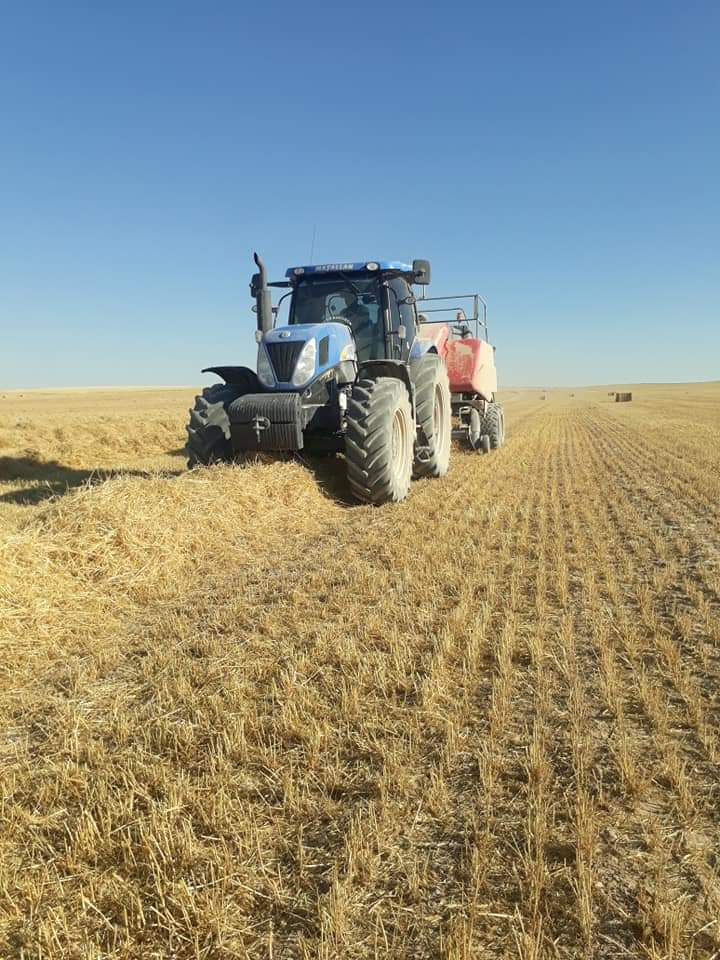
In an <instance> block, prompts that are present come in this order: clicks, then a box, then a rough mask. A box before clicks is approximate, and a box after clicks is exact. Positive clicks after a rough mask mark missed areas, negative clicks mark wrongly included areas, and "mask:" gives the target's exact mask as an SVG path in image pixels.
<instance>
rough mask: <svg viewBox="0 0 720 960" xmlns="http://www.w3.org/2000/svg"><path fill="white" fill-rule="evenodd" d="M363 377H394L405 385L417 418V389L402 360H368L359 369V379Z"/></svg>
mask: <svg viewBox="0 0 720 960" xmlns="http://www.w3.org/2000/svg"><path fill="white" fill-rule="evenodd" d="M363 377H370V378H371V379H373V380H375V379H376V378H377V377H394V379H395V380H400V381H401V382H402V383H404V384H405V387H406V388H407V392H408V396H409V397H410V406H411V407H412V411H413V416H415V387H414V386H413V382H412V378H411V377H410V370H409V369H408V365H407V363H404V362H403V361H402V360H366V361H365V363H361V364H360V367H359V369H358V378H359V379H362V378H363Z"/></svg>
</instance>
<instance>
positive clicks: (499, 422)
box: [482, 400, 505, 450]
mask: <svg viewBox="0 0 720 960" xmlns="http://www.w3.org/2000/svg"><path fill="white" fill-rule="evenodd" d="M482 432H483V434H487V436H488V437H489V438H490V449H491V450H497V449H498V448H499V447H501V446H502V445H503V444H504V443H505V415H504V413H503V408H502V407H501V406H500V404H499V403H495V401H494V400H493V402H492V403H489V404H488V405H487V408H486V410H485V416H484V417H483V424H482Z"/></svg>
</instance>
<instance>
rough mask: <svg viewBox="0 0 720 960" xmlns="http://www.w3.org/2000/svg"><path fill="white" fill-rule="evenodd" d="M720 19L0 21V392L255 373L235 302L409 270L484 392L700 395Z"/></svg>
mask: <svg viewBox="0 0 720 960" xmlns="http://www.w3.org/2000/svg"><path fill="white" fill-rule="evenodd" d="M719 44H720V6H719V5H718V4H717V3H710V2H707V3H693V2H689V3H683V4H680V3H678V2H672V3H668V2H662V0H659V2H657V0H656V2H635V3H627V2H624V3H615V2H607V3H603V4H589V3H577V2H572V3H564V2H561V3H555V4H550V5H548V4H535V3H512V2H504V3H502V4H500V3H497V4H492V5H488V4H476V5H475V4H469V3H462V4H460V3H457V2H453V0H449V2H446V3H443V4H434V5H432V6H428V7H427V8H424V7H422V6H420V5H415V4H386V3H384V4H381V3H376V2H375V0H370V2H366V3H363V4H355V5H339V4H325V3H315V4H309V5H307V4H304V5H296V4H292V5H291V4H287V3H274V2H266V3H264V4H240V3H229V2H227V3H225V2H212V0H209V2H203V3H199V2H197V3H185V2H182V0H177V2H173V3H165V2H148V3H136V2H123V3H106V4H93V3H90V2H89V0H88V2H86V3H74V2H71V0H64V2H63V3H54V2H53V3H35V2H32V0H26V2H22V3H21V2H19V0H17V2H15V3H13V2H8V3H5V4H2V6H1V7H0V336H1V339H0V385H1V386H5V387H18V386H53V385H76V384H77V385H91V384H133V383H137V384H191V383H199V382H201V381H202V380H203V378H202V377H201V376H200V374H199V369H200V368H201V367H202V366H205V365H207V364H211V363H232V362H238V363H243V362H250V363H253V362H254V353H255V345H254V340H253V329H254V317H253V314H252V313H251V312H250V309H249V308H250V299H249V294H248V287H247V284H248V281H249V277H250V273H251V272H252V262H251V255H252V251H253V249H258V250H260V251H261V252H262V254H263V255H264V257H265V259H266V261H267V263H268V265H269V268H270V271H271V273H272V274H273V275H275V276H276V277H279V276H281V275H282V273H283V272H284V270H285V268H286V267H287V266H288V265H290V264H295V263H304V262H307V260H308V257H309V254H310V245H311V238H312V231H313V225H316V227H317V239H316V243H315V258H314V259H315V260H316V261H320V262H322V261H327V260H345V259H350V260H355V259H363V258H370V257H373V258H375V257H377V258H380V257H387V258H397V259H405V258H412V257H428V258H430V259H431V261H432V264H433V292H434V293H435V294H436V295H439V294H441V293H445V292H447V293H452V292H454V291H456V290H458V289H459V288H462V289H463V290H466V289H478V290H479V291H480V292H481V293H482V294H483V295H484V297H485V298H486V299H487V301H488V303H489V306H490V314H489V316H490V331H491V339H492V340H493V341H494V342H495V343H496V345H497V349H498V354H497V356H498V365H499V368H500V375H501V382H504V383H506V384H548V385H552V384H580V383H613V382H623V381H625V382H628V381H630V382H634V381H642V380H653V381H662V380H686V379H687V380H690V379H717V378H720V258H719V257H718V251H719V250H720V242H719V241H720V123H719V117H720V109H719V108H720V59H719V58H718V55H717V51H718V49H719Z"/></svg>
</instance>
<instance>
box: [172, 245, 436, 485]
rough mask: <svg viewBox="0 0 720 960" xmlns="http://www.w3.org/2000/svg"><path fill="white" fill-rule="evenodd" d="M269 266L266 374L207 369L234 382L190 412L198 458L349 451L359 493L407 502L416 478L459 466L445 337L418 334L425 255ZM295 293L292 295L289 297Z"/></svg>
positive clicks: (192, 460) (261, 330) (261, 287)
mask: <svg viewBox="0 0 720 960" xmlns="http://www.w3.org/2000/svg"><path fill="white" fill-rule="evenodd" d="M255 263H256V264H257V268H258V272H257V273H255V274H254V275H253V278H252V282H251V284H250V290H251V293H252V295H253V297H254V299H255V304H256V305H255V308H254V309H255V310H256V313H257V325H258V329H257V332H256V340H257V344H258V358H257V372H255V371H253V370H250V369H248V368H247V367H230V366H218V367H207V368H205V370H204V371H203V372H204V373H215V374H217V375H218V376H219V377H220V378H222V380H223V381H224V382H223V383H218V384H215V385H213V386H211V387H207V388H205V389H204V390H203V392H202V394H201V395H200V396H198V397H197V398H196V400H195V405H194V408H193V409H192V410H191V411H190V421H189V423H188V427H187V432H188V440H187V452H188V462H189V466H191V467H193V466H198V465H201V464H210V463H214V462H217V461H227V460H235V459H238V458H242V457H247V456H248V455H253V454H256V453H258V452H264V451H278V452H279V451H296V452H298V451H303V452H304V453H307V454H310V455H313V454H321V453H330V454H336V453H341V454H343V455H344V457H345V461H346V464H347V478H348V482H349V485H350V489H351V491H352V493H353V495H354V496H355V497H356V498H357V499H358V500H361V501H364V502H366V503H373V504H381V503H387V502H397V501H400V500H403V499H405V497H407V495H408V493H409V490H410V482H411V479H412V478H413V477H442V476H443V475H444V474H445V473H447V470H448V465H449V459H450V446H451V419H452V407H451V396H450V387H449V381H448V372H447V368H446V365H445V363H444V362H443V359H442V358H441V356H440V355H439V354H438V352H437V349H436V347H435V344H434V342H433V340H432V339H431V338H430V339H423V338H422V337H420V336H419V335H418V331H419V324H418V314H417V307H416V302H417V300H416V296H415V295H414V293H413V289H412V288H413V286H415V285H418V284H419V285H423V286H425V285H426V284H428V283H429V282H430V264H429V262H428V261H427V260H414V261H413V262H412V264H409V263H401V262H396V261H386V260H377V261H373V260H370V261H363V262H360V263H330V264H323V265H319V266H304V267H292V268H290V269H289V270H288V271H287V272H286V279H285V280H283V281H279V282H275V283H268V281H267V275H266V271H265V267H264V264H263V262H262V260H261V259H260V257H259V256H258V255H257V254H255ZM270 287H279V288H285V289H287V293H286V294H285V296H287V297H290V303H289V312H288V318H287V324H286V325H284V326H275V325H274V322H275V318H276V316H277V314H278V307H273V305H272V299H271V291H270ZM283 299H284V297H283Z"/></svg>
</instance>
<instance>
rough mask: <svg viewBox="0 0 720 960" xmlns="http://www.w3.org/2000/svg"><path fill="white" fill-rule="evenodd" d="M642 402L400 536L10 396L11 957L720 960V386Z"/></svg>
mask: <svg viewBox="0 0 720 960" xmlns="http://www.w3.org/2000/svg"><path fill="white" fill-rule="evenodd" d="M618 387H620V388H624V389H628V390H630V389H632V391H633V402H632V403H630V404H616V403H615V402H614V397H612V396H609V395H608V390H609V386H605V387H598V388H597V389H594V390H582V389H579V388H578V389H576V390H575V391H574V394H572V395H571V394H570V393H569V391H568V390H567V389H564V390H558V391H547V393H546V394H541V393H540V392H539V391H538V390H534V391H527V392H524V391H509V392H508V393H507V394H506V396H504V397H501V399H502V400H504V402H505V404H506V416H507V422H508V441H507V445H506V446H505V447H504V448H503V449H502V450H500V451H497V452H496V453H494V454H492V455H491V456H486V457H482V456H479V455H477V454H470V453H468V452H465V451H463V450H461V449H460V448H456V449H455V450H454V451H453V461H452V467H451V471H450V475H449V476H448V477H447V478H445V479H443V480H440V481H437V480H431V481H421V482H418V483H416V484H414V487H413V492H412V496H411V499H410V500H409V501H408V502H406V503H404V504H400V505H397V506H389V507H383V508H381V509H374V508H371V507H366V506H355V505H351V504H350V503H349V502H348V501H347V500H346V498H345V494H344V492H343V491H344V486H343V484H342V482H341V480H342V478H341V476H340V471H339V470H336V469H333V467H332V464H330V465H328V464H327V463H326V464H324V465H323V466H321V467H318V468H316V469H315V471H312V470H310V469H308V468H306V467H304V466H303V465H301V464H298V463H292V462H288V463H276V464H270V465H262V464H258V465H253V466H248V467H227V466H221V467H213V468H210V469H207V470H200V471H195V472H193V473H192V474H189V473H186V472H184V470H183V464H184V461H183V458H182V455H181V454H180V452H179V447H180V446H181V444H182V442H183V423H184V419H185V411H186V408H187V406H188V404H189V402H190V400H191V396H192V391H191V390H176V391H172V390H165V391H126V392H123V393H115V394H112V393H109V392H105V393H102V392H94V391H93V392H91V391H87V392H85V393H82V394H81V393H73V394H70V393H68V394H61V393H54V394H42V395H41V394H34V393H26V394H24V395H23V396H21V395H19V394H17V393H6V394H5V395H4V396H2V398H1V399H0V531H1V532H2V534H3V544H2V546H1V547H0V552H1V554H2V556H1V558H0V559H1V560H2V567H1V570H2V572H1V573H0V633H1V637H2V648H3V649H2V663H3V672H2V679H1V680H0V778H1V781H2V782H1V786H2V790H1V792H0V796H1V803H2V806H1V808H0V809H1V820H0V956H2V957H8V958H20V957H22V958H28V960H29V958H38V960H39V958H41V957H42V958H78V960H80V958H83V960H90V958H92V960H100V958H112V960H121V958H122V960H129V958H138V960H139V958H163V960H165V958H183V960H184V958H208V960H231V958H238V957H251V958H273V960H283V958H305V960H307V958H322V960H330V958H334V957H338V958H358V960H359V958H370V957H388V958H418V960H422V958H440V957H443V958H448V960H470V958H473V960H474V958H510V957H521V958H526V960H539V958H545V957H547V958H555V957H558V958H577V957H586V958H599V960H605V958H616V957H617V958H620V957H633V958H635V957H637V958H640V957H643V958H653V960H660V958H667V960H670V958H676V960H681V958H682V960H685V958H696V960H699V958H707V960H709V958H712V957H718V956H720V385H717V384H708V385H696V386H690V385H677V386H670V387H664V386H653V387H648V386H638V385H632V386H630V385H612V389H613V390H614V389H617V388H618ZM544 397H546V398H547V399H543V398H544Z"/></svg>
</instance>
